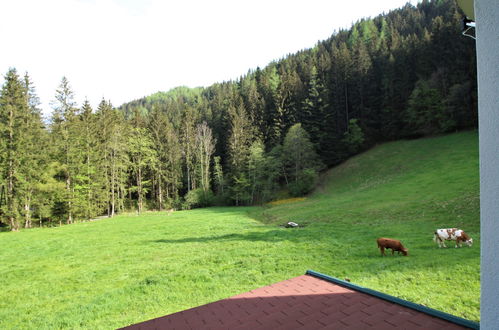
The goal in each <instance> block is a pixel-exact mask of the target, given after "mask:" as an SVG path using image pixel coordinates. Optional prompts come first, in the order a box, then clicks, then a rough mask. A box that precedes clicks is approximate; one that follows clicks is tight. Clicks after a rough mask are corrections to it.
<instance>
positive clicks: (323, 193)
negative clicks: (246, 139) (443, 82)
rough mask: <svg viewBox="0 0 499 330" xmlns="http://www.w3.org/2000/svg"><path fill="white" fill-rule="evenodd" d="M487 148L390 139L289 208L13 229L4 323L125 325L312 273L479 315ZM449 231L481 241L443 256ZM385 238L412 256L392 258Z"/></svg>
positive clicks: (472, 139)
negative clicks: (381, 240) (482, 162)
mask: <svg viewBox="0 0 499 330" xmlns="http://www.w3.org/2000/svg"><path fill="white" fill-rule="evenodd" d="M477 143H478V138H477V134H476V132H464V133H459V134H453V135H449V136H443V137H437V138H431V139H422V140H413V141H401V142H393V143H388V144H384V145H381V146H378V147H376V148H374V149H372V150H370V151H368V152H367V153H365V154H362V155H359V156H357V157H355V158H352V159H351V160H349V161H347V162H345V163H344V164H342V165H340V166H339V167H337V168H335V169H333V170H331V171H330V172H329V173H328V174H327V175H326V176H325V177H324V180H322V182H323V184H322V185H321V186H320V187H318V189H317V191H316V193H314V194H313V195H311V196H309V197H307V198H306V199H295V200H290V201H289V202H288V203H286V201H282V202H279V203H274V204H273V205H269V206H265V207H252V208H251V207H248V208H208V209H200V210H193V211H182V212H175V213H173V214H172V215H170V216H168V215H166V213H162V214H160V213H146V214H143V215H141V216H119V217H116V218H114V219H106V220H100V221H95V222H91V223H79V224H74V225H70V226H64V227H59V228H45V229H32V230H26V231H22V232H20V233H0V246H1V248H0V278H1V279H2V284H1V289H0V328H1V329H19V328H36V329H54V328H105V329H110V328H116V327H121V326H125V325H128V324H132V323H137V322H140V321H144V320H147V319H150V318H154V317H158V316H162V315H165V314H169V313H173V312H177V311H180V310H183V309H186V308H190V307H194V306H198V305H201V304H205V303H209V302H212V301H215V300H219V299H222V298H226V297H229V296H231V295H235V294H238V293H241V292H245V291H248V290H251V289H254V288H257V287H261V286H264V285H268V284H271V283H273V282H277V281H281V280H284V279H287V278H290V277H294V276H298V275H302V274H304V273H305V271H306V270H307V269H313V270H316V271H319V272H322V273H326V274H329V275H331V276H335V277H339V278H344V277H348V278H350V279H351V281H352V283H355V284H359V285H362V286H365V287H369V288H372V289H376V290H380V291H383V292H385V293H389V294H392V295H395V296H398V297H401V298H404V299H408V300H411V301H414V302H417V303H420V304H424V305H426V306H429V307H432V308H436V309H439V310H442V311H445V312H448V313H451V314H454V315H458V316H461V317H464V318H468V319H471V320H475V321H477V320H478V319H479V294H480V277H479V276H480V275H479V274H480V255H479V253H480V249H479V241H480V240H479V238H480V237H479V199H478V198H479V196H478V190H479V189H478V146H477ZM287 221H295V222H297V223H299V224H304V225H305V227H303V228H297V229H285V228H283V227H281V226H279V225H281V224H283V223H285V222H287ZM450 226H452V227H454V226H457V227H460V228H462V229H464V230H466V231H467V232H468V233H469V234H470V235H471V236H472V237H473V239H474V241H475V242H476V245H474V246H473V247H472V248H467V247H466V248H462V249H454V248H449V249H438V248H437V245H436V244H435V243H433V241H432V233H433V231H434V230H435V229H436V228H442V227H450ZM380 236H385V237H393V238H398V239H400V240H401V241H402V242H403V243H404V245H405V246H406V247H407V248H409V256H408V257H403V256H397V255H396V256H394V257H392V256H391V255H390V256H387V257H381V256H380V254H379V250H377V248H376V242H375V240H376V238H377V237H380ZM450 246H452V245H450ZM456 285H458V286H459V287H460V288H465V290H459V293H458V292H457V291H456Z"/></svg>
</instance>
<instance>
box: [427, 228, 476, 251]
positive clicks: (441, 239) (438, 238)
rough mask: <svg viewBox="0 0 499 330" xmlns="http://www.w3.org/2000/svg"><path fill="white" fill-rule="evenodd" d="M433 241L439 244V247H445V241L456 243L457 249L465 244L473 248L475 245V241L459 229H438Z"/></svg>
mask: <svg viewBox="0 0 499 330" xmlns="http://www.w3.org/2000/svg"><path fill="white" fill-rule="evenodd" d="M433 241H434V242H436V243H438V247H442V246H443V247H445V248H446V247H447V246H445V241H456V248H457V247H458V246H459V247H461V243H462V242H464V243H465V244H466V245H468V246H469V247H471V245H473V239H472V238H471V237H469V236H468V234H466V233H465V232H464V231H463V230H461V229H457V228H445V229H437V230H436V231H435V234H434V235H433Z"/></svg>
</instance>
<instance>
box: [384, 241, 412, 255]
mask: <svg viewBox="0 0 499 330" xmlns="http://www.w3.org/2000/svg"><path fill="white" fill-rule="evenodd" d="M377 242H378V247H379V249H380V251H381V255H382V256H384V255H385V249H392V255H393V252H395V251H398V253H399V254H400V252H402V254H403V255H404V256H406V255H407V254H408V252H409V250H408V249H406V248H405V247H404V246H403V245H402V243H400V241H399V240H396V239H392V238H384V237H381V238H378V239H377Z"/></svg>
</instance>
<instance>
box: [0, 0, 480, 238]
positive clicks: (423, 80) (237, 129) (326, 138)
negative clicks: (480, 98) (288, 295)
mask: <svg viewBox="0 0 499 330" xmlns="http://www.w3.org/2000/svg"><path fill="white" fill-rule="evenodd" d="M460 17H461V13H460V12H459V10H458V8H457V6H456V4H455V2H454V0H438V1H437V0H434V1H423V2H421V3H419V4H418V5H417V6H412V5H410V4H407V5H406V6H404V7H403V8H400V9H397V10H393V11H391V12H389V13H388V14H384V15H380V16H378V17H375V18H372V19H371V18H369V19H361V20H360V21H358V22H356V23H355V24H353V26H352V28H351V29H350V30H340V31H338V32H335V33H334V34H333V35H332V36H331V37H330V38H328V39H327V40H324V41H320V42H318V43H317V44H316V45H315V46H314V47H313V48H311V49H305V50H301V51H299V52H297V53H295V54H290V55H287V56H285V57H284V58H282V59H280V60H278V61H273V62H272V63H270V64H269V65H268V66H266V67H265V68H256V69H255V70H249V71H248V73H247V74H246V75H244V76H242V77H240V78H239V79H237V80H234V81H226V82H222V83H215V84H213V85H212V86H209V87H206V88H187V87H177V88H174V89H172V90H170V91H168V92H159V93H156V94H153V95H151V96H149V97H145V98H142V99H139V100H135V101H132V102H130V103H127V104H124V105H122V106H121V107H120V108H119V109H118V110H116V109H114V108H113V107H112V105H111V104H109V102H106V101H104V100H103V101H102V102H101V104H100V105H99V107H98V109H97V110H96V112H95V113H93V112H92V109H91V108H90V106H89V104H88V103H85V104H83V106H82V107H78V106H77V105H76V104H75V102H74V96H73V92H72V90H71V88H70V85H69V82H68V80H67V79H66V78H63V80H62V81H61V85H60V87H59V88H58V90H57V92H56V100H57V102H55V104H54V105H55V107H54V113H53V115H52V122H51V126H50V130H49V131H48V130H45V129H44V128H43V125H42V123H41V119H40V114H39V110H37V98H36V95H35V94H34V90H33V89H32V86H31V83H30V82H29V78H25V80H24V81H22V79H19V77H17V75H16V74H15V70H14V71H12V70H11V71H9V73H8V74H7V76H8V79H6V83H5V85H4V86H3V89H2V95H1V102H0V117H1V120H0V131H1V134H2V139H0V163H1V164H2V171H3V172H2V177H1V179H2V181H1V185H0V189H1V190H2V191H3V192H4V195H3V196H4V197H3V200H4V202H3V204H2V205H1V208H2V212H3V215H2V217H3V218H2V221H4V222H8V223H12V225H11V226H12V227H16V228H17V227H19V225H20V224H22V223H24V224H26V226H30V225H31V218H38V219H40V221H44V222H49V221H51V220H56V219H55V218H54V215H57V220H60V221H62V222H65V223H72V222H73V221H80V220H84V219H89V218H92V217H94V216H97V215H102V214H108V215H109V216H113V215H114V214H115V213H117V212H123V211H125V210H126V209H127V208H128V209H138V210H139V211H141V210H143V209H145V208H154V209H160V210H161V209H164V208H172V207H174V208H179V207H181V206H182V203H183V202H182V201H183V198H185V203H184V206H185V207H189V208H190V207H195V206H196V205H207V202H205V201H204V200H205V199H204V197H203V198H199V196H198V195H197V192H193V193H190V192H191V191H193V190H197V189H198V188H200V189H202V190H203V191H204V192H205V194H206V195H207V196H208V195H210V194H212V191H213V192H214V193H215V197H214V200H215V203H217V204H225V203H228V204H235V205H248V204H258V203H263V202H266V201H268V200H271V199H273V198H275V196H276V194H277V192H278V191H282V188H283V187H286V188H287V189H288V190H289V192H290V193H291V194H292V195H302V194H305V193H307V192H309V191H310V189H312V187H313V186H314V185H315V182H316V180H317V172H318V171H319V170H320V169H322V168H324V166H323V165H322V164H324V165H326V166H332V165H335V164H338V163H341V162H343V161H345V160H346V159H347V158H348V157H350V156H352V155H354V154H356V153H358V152H360V151H362V150H365V149H367V148H369V147H371V146H373V145H375V144H378V143H380V142H384V141H387V140H395V139H400V138H407V137H419V136H423V135H433V134H439V133H445V132H450V131H454V130H460V129H467V128H473V127H476V125H477V110H476V109H477V105H476V103H477V98H476V69H475V48H474V47H475V45H474V43H473V41H472V40H471V39H469V38H463V37H462V36H461V34H460V31H459V26H460ZM9 111H10V112H9ZM9 113H12V114H13V116H12V117H9ZM297 123H299V124H297ZM10 132H12V133H13V135H12V136H10V135H9V134H10ZM24 132H29V134H28V133H26V134H25V133H24ZM41 149H43V150H46V151H47V152H46V153H44V154H42V155H40V153H37V152H35V151H37V150H41ZM14 187H15V189H14ZM285 193H286V192H284V194H285ZM16 196H17V197H16ZM1 199H2V198H0V200H1ZM200 200H202V201H201V202H200ZM1 203H2V202H1V201H0V204H1ZM208 204H210V203H208ZM30 205H31V206H30ZM49 210H53V212H51V211H49ZM52 218H53V219H52Z"/></svg>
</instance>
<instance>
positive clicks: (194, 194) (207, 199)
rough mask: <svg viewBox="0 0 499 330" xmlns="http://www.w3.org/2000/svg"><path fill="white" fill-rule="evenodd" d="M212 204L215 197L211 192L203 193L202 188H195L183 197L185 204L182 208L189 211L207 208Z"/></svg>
mask: <svg viewBox="0 0 499 330" xmlns="http://www.w3.org/2000/svg"><path fill="white" fill-rule="evenodd" d="M214 202H215V196H214V195H213V193H212V192H211V190H207V191H205V190H203V189H202V188H197V189H193V190H191V191H189V192H188V193H187V194H186V195H185V202H184V204H183V207H182V208H183V209H186V210H190V209H194V208H198V207H207V206H211V205H213V203H214Z"/></svg>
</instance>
